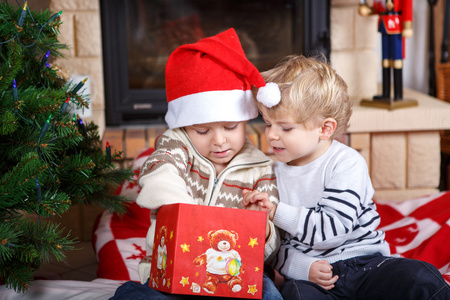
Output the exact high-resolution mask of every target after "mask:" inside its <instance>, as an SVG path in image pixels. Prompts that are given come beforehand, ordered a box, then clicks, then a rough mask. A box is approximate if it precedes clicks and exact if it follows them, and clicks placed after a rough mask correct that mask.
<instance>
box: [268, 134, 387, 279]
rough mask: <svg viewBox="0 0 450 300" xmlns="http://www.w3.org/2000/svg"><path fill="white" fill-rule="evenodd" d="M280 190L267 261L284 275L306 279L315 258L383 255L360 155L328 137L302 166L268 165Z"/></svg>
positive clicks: (377, 218) (333, 259)
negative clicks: (277, 232) (272, 255)
mask: <svg viewBox="0 0 450 300" xmlns="http://www.w3.org/2000/svg"><path fill="white" fill-rule="evenodd" d="M274 170H275V174H276V176H277V184H278V189H279V193H280V201H281V202H280V203H279V205H278V207H277V210H276V213H275V216H274V219H273V221H274V224H275V225H277V226H278V227H279V228H280V229H282V230H284V231H285V236H284V238H283V239H282V243H281V246H280V250H279V252H278V256H277V257H276V259H275V261H274V262H273V264H274V265H275V268H276V269H277V270H278V271H279V272H280V273H281V274H282V275H284V276H286V278H288V279H296V280H308V278H309V269H310V266H311V264H312V263H313V262H314V261H316V260H327V261H328V262H329V263H333V262H336V261H339V260H344V259H349V258H353V257H356V256H362V255H370V254H374V253H377V252H379V253H381V254H382V255H389V254H390V251H389V246H388V244H387V243H386V241H385V240H384V232H382V231H378V230H376V229H377V227H378V225H379V224H380V216H379V214H378V212H377V211H376V206H375V203H374V202H373V201H372V197H373V195H374V189H373V187H372V183H371V180H370V177H369V172H368V168H367V164H366V162H365V160H364V158H363V157H362V156H361V155H360V154H359V153H358V152H357V151H356V150H354V149H352V148H350V147H348V146H346V145H344V144H341V143H339V142H337V141H333V142H332V144H331V146H330V147H329V149H328V150H327V152H325V153H324V154H323V155H322V156H321V157H319V158H317V159H316V160H314V161H312V162H311V163H309V164H306V165H304V166H289V165H287V164H285V163H281V162H276V163H275V165H274Z"/></svg>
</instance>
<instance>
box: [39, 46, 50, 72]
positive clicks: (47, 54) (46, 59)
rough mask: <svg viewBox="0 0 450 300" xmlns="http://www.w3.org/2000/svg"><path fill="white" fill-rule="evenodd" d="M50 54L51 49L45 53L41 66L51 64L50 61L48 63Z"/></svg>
mask: <svg viewBox="0 0 450 300" xmlns="http://www.w3.org/2000/svg"><path fill="white" fill-rule="evenodd" d="M49 56H50V50H48V51H47V53H45V55H44V57H43V58H42V61H41V68H45V67H48V66H49V65H48V63H47V62H48V58H49Z"/></svg>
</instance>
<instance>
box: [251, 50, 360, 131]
mask: <svg viewBox="0 0 450 300" xmlns="http://www.w3.org/2000/svg"><path fill="white" fill-rule="evenodd" d="M320 59H321V57H314V58H306V57H305V56H302V55H301V56H296V55H293V56H287V57H286V58H285V59H283V60H282V61H281V62H280V63H279V64H278V65H277V66H276V67H275V68H273V69H270V70H268V71H266V72H262V73H261V75H262V76H263V78H264V80H265V81H266V82H275V83H277V84H278V86H279V87H280V91H281V101H280V103H279V104H277V105H276V106H274V107H272V108H267V107H265V106H264V105H263V104H261V103H259V102H258V101H257V105H258V108H259V109H260V111H263V112H264V113H265V114H268V116H269V117H271V118H275V119H279V118H282V117H285V116H286V115H288V116H291V117H292V118H294V120H295V121H296V122H298V123H303V124H305V126H308V124H311V123H309V122H311V121H312V122H314V121H315V120H319V118H320V119H321V118H333V119H335V120H336V122H337V126H336V130H335V132H334V133H333V135H332V136H331V138H336V137H339V136H340V135H342V134H343V133H345V132H346V131H347V128H348V126H349V119H350V116H351V114H352V105H353V103H352V102H351V101H350V99H349V96H348V93H347V84H346V83H345V81H344V80H343V79H342V78H341V77H340V76H339V75H338V74H337V73H336V71H335V70H333V69H332V68H331V66H330V65H329V64H327V63H326V62H323V61H321V60H320Z"/></svg>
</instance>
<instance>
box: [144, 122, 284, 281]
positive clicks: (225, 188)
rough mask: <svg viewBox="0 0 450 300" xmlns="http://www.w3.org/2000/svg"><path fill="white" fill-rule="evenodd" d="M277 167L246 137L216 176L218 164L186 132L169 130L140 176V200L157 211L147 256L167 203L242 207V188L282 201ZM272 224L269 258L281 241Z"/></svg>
mask: <svg viewBox="0 0 450 300" xmlns="http://www.w3.org/2000/svg"><path fill="white" fill-rule="evenodd" d="M272 163H273V162H272V160H271V159H270V158H269V157H267V156H266V155H265V154H264V153H262V152H261V151H260V150H258V149H257V148H255V147H254V146H253V144H252V143H251V142H250V141H249V140H248V139H246V141H245V144H244V147H243V148H242V149H241V151H240V152H239V153H238V154H237V155H235V157H234V158H233V159H232V160H231V161H230V162H229V164H228V166H227V167H226V168H225V169H224V170H223V171H222V172H221V173H220V174H219V175H217V176H216V171H215V168H214V166H213V164H212V163H211V162H210V161H209V160H207V159H206V158H205V157H203V156H202V155H200V153H199V152H198V151H197V150H196V149H195V147H194V146H193V145H192V142H191V141H190V139H189V137H188V135H187V134H186V132H185V131H184V129H182V128H177V129H172V130H170V129H169V130H167V131H166V132H165V133H164V134H163V135H161V136H159V137H158V139H157V140H156V146H155V152H153V153H152V155H150V157H149V158H148V159H147V160H146V161H145V162H144V164H143V165H142V168H141V173H140V175H139V185H140V186H141V187H142V190H141V192H140V193H139V195H138V197H137V200H136V202H137V203H138V204H139V205H140V206H142V207H146V208H149V209H151V210H152V214H151V226H150V229H149V231H148V233H147V239H146V242H147V253H148V255H151V253H152V250H153V238H154V232H155V223H156V222H155V221H156V211H157V210H158V209H159V208H160V207H161V206H163V205H167V204H173V203H189V204H198V205H209V206H222V207H230V208H242V206H241V202H242V190H243V189H250V190H255V189H256V190H258V191H260V192H267V193H268V194H269V197H270V200H271V201H272V202H274V203H278V190H277V187H276V178H275V174H274V172H273V169H272ZM269 222H270V221H269ZM249 226H251V222H249ZM269 226H270V234H269V236H268V238H267V241H266V246H265V259H268V258H269V257H270V256H271V255H272V254H275V250H276V249H277V248H278V246H279V243H280V238H279V235H278V233H277V230H275V227H274V225H273V223H272V222H270V223H269ZM141 264H142V263H141ZM140 268H143V266H140ZM145 269H146V271H142V270H140V276H141V281H143V280H145V279H146V278H148V276H149V270H150V268H149V264H147V265H146V267H145ZM147 269H148V271H147ZM143 277H146V278H143Z"/></svg>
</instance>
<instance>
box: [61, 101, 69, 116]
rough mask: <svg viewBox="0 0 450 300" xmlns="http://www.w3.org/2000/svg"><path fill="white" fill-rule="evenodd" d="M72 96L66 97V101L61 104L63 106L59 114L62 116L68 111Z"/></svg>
mask: <svg viewBox="0 0 450 300" xmlns="http://www.w3.org/2000/svg"><path fill="white" fill-rule="evenodd" d="M69 100H70V96H68V97H67V98H66V101H64V103H63V104H62V105H61V108H60V109H59V115H60V116H62V114H63V113H64V112H65V111H66V109H67V106H68V105H69Z"/></svg>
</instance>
